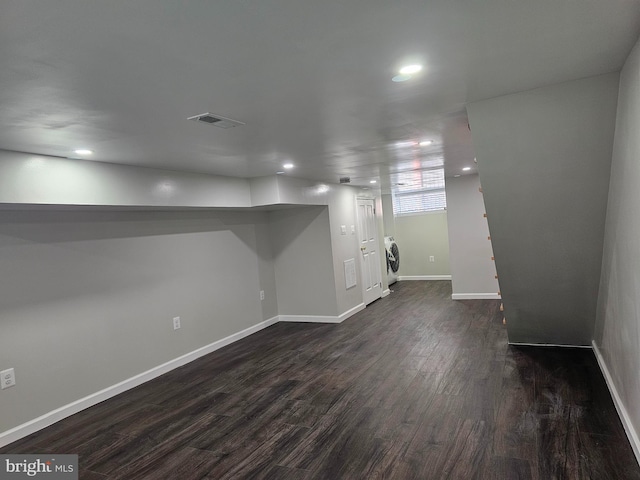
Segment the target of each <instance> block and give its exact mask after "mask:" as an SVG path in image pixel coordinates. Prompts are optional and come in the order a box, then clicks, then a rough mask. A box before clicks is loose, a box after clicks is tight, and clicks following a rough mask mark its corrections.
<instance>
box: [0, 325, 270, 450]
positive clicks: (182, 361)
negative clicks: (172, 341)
mask: <svg viewBox="0 0 640 480" xmlns="http://www.w3.org/2000/svg"><path fill="white" fill-rule="evenodd" d="M277 322H278V317H277V316H276V317H272V318H270V319H268V320H265V321H263V322H260V323H258V324H256V325H254V326H252V327H249V328H246V329H244V330H242V331H240V332H237V333H234V334H233V335H229V336H228V337H225V338H223V339H221V340H217V341H215V342H213V343H210V344H209V345H205V346H204V347H201V348H198V349H196V350H194V351H192V352H189V353H187V354H185V355H182V356H180V357H178V358H174V359H173V360H169V361H168V362H166V363H163V364H161V365H158V366H157V367H153V368H152V369H150V370H147V371H146V372H142V373H140V374H138V375H135V376H133V377H131V378H128V379H126V380H123V381H122V382H120V383H116V384H115V385H112V386H110V387H107V388H104V389H102V390H100V391H98V392H95V393H92V394H91V395H88V396H86V397H84V398H81V399H79V400H76V401H75V402H71V403H69V404H67V405H64V406H62V407H60V408H57V409H55V410H52V411H51V412H48V413H45V414H44V415H41V416H40V417H38V418H34V419H33V420H30V421H28V422H26V423H23V424H22V425H18V426H17V427H14V428H12V429H10V430H7V431H5V432H1V433H0V447H3V446H5V445H8V444H10V443H13V442H15V441H16V440H20V439H21V438H23V437H26V436H27V435H31V434H32V433H35V432H37V431H38V430H42V429H43V428H45V427H48V426H49V425H53V424H54V423H56V422H58V421H60V420H62V419H63V418H67V417H70V416H71V415H74V414H76V413H78V412H81V411H82V410H85V409H86V408H89V407H92V406H93V405H96V404H98V403H100V402H103V401H105V400H107V399H109V398H111V397H115V396H116V395H118V394H120V393H122V392H126V391H127V390H130V389H132V388H134V387H137V386H138V385H142V384H143V383H145V382H148V381H149V380H153V379H154V378H156V377H159V376H160V375H163V374H165V373H167V372H170V371H171V370H174V369H176V368H178V367H181V366H183V365H186V364H187V363H189V362H192V361H194V360H196V359H198V358H200V357H202V356H204V355H207V354H209V353H212V352H215V351H216V350H218V349H220V348H222V347H225V346H227V345H229V344H231V343H233V342H236V341H238V340H240V339H242V338H244V337H248V336H249V335H251V334H252V333H256V332H258V331H260V330H262V329H264V328H267V327H269V326H271V325H273V324H274V323H277Z"/></svg>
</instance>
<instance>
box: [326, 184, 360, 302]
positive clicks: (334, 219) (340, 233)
mask: <svg viewBox="0 0 640 480" xmlns="http://www.w3.org/2000/svg"><path fill="white" fill-rule="evenodd" d="M327 188H329V191H328V192H327V193H328V196H329V220H330V225H331V248H332V251H333V272H334V285H335V288H336V301H337V304H338V313H339V314H344V313H345V312H349V311H353V310H354V309H355V310H357V309H361V308H364V304H363V303H362V302H363V298H362V283H361V280H362V279H361V275H360V274H361V272H360V264H359V261H360V259H359V256H360V255H361V252H360V245H359V242H358V235H357V231H356V228H357V220H356V194H357V193H358V189H356V188H353V187H348V186H344V185H331V186H327ZM343 227H344V230H343ZM347 260H354V263H355V268H356V282H357V284H356V285H355V286H353V287H350V288H347V286H346V280H345V266H344V262H345V261H347Z"/></svg>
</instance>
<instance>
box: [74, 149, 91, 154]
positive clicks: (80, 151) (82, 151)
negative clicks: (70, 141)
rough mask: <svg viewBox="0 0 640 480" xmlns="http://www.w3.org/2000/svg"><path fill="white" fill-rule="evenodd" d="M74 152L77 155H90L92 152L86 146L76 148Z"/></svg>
mask: <svg viewBox="0 0 640 480" xmlns="http://www.w3.org/2000/svg"><path fill="white" fill-rule="evenodd" d="M74 152H75V153H77V154H78V155H91V154H92V153H93V151H92V150H88V149H86V148H79V149H77V150H74Z"/></svg>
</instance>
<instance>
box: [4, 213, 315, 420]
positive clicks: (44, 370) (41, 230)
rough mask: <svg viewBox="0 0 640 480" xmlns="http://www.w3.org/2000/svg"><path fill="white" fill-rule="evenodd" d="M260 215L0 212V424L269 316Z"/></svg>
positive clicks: (271, 283)
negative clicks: (4, 378) (12, 372)
mask: <svg viewBox="0 0 640 480" xmlns="http://www.w3.org/2000/svg"><path fill="white" fill-rule="evenodd" d="M266 221H267V217H266V213H241V212H232V213H228V212H226V213H220V212H217V213H216V212H196V211H189V212H159V211H155V212H134V211H127V212H122V211H120V212H113V211H111V212H104V211H102V212H100V211H87V210H81V211H42V210H40V211H0V270H1V271H2V272H3V274H2V275H0V331H1V332H2V334H1V335H0V366H1V367H2V368H9V367H14V368H15V369H16V379H17V385H16V386H15V387H13V388H10V389H7V390H3V391H2V393H1V400H0V432H1V431H4V430H8V429H10V428H12V427H15V426H17V425H19V424H22V423H24V422H26V421H29V420H31V419H33V418H35V417H38V416H39V415H42V414H44V413H46V412H49V411H51V410H53V409H55V408H58V407H60V406H62V405H66V404H68V403H70V402H73V401H75V400H77V399H79V398H82V397H84V396H86V395H89V394H92V393H94V392H96V391H98V390H101V389H103V388H105V387H108V386H111V385H114V384H116V383H118V382H120V381H122V380H125V379H127V378H130V377H132V376H134V375H136V374H139V373H141V372H143V371H146V370H148V369H150V368H153V367H155V366H157V365H160V364H162V363H164V362H166V361H169V360H172V359H174V358H176V357H178V356H180V355H182V354H185V353H188V352H191V351H193V350H195V349H197V348H199V347H202V346H204V345H207V344H210V343H212V342H214V341H216V340H219V339H221V338H224V337H226V336H228V335H231V334H233V333H236V332H238V331H241V330H243V329H245V328H247V327H250V326H252V325H255V324H257V323H259V322H260V321H262V320H263V319H265V318H268V317H269V316H273V315H275V314H276V312H277V304H276V301H275V290H276V287H275V277H274V272H273V268H272V267H271V266H270V264H272V262H271V260H270V252H269V244H268V243H265V241H264V240H265V239H264V237H265V234H266V232H267V229H266ZM323 253H325V254H326V252H323ZM261 288H262V289H264V290H265V292H266V301H265V302H264V303H263V305H261V302H260V300H259V294H258V292H259V290H260V289H261ZM174 316H180V317H181V319H182V328H181V329H180V330H177V331H174V330H173V326H172V318H173V317H174Z"/></svg>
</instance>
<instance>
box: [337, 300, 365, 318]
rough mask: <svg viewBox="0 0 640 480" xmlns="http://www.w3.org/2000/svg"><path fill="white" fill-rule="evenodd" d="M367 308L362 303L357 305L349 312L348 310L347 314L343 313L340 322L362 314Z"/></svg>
mask: <svg viewBox="0 0 640 480" xmlns="http://www.w3.org/2000/svg"><path fill="white" fill-rule="evenodd" d="M366 307H367V306H366V305H365V304H364V303H361V304H360V305H356V306H355V307H353V308H350V309H349V310H347V311H346V312H343V313H341V314H340V317H339V318H340V321H341V322H344V321H345V320H346V319H347V318H349V317H352V316H353V315H355V314H356V313H358V312H361V311H362V310H364V309H365V308H366Z"/></svg>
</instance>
